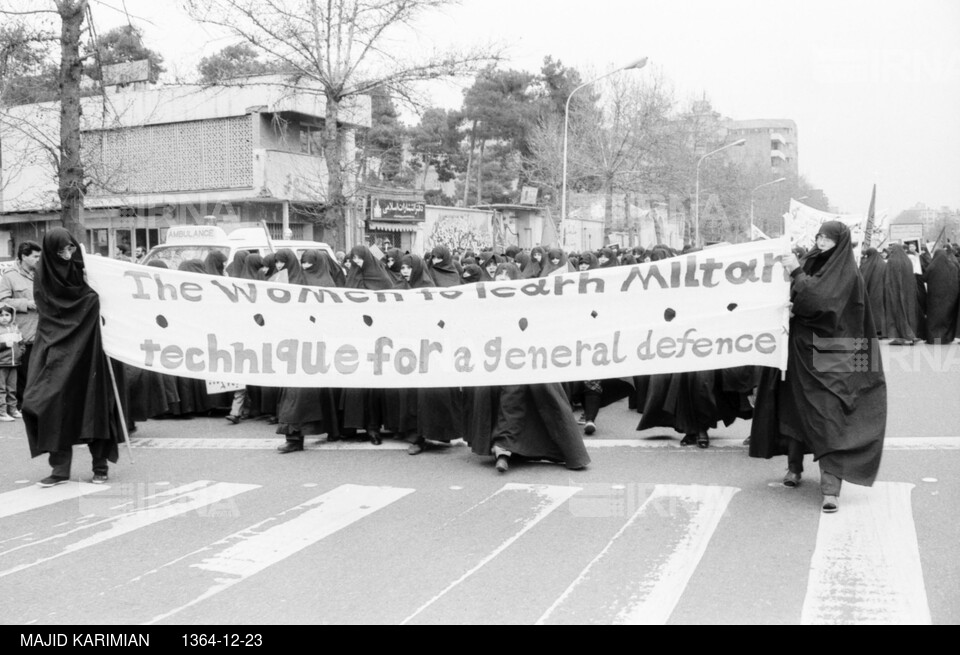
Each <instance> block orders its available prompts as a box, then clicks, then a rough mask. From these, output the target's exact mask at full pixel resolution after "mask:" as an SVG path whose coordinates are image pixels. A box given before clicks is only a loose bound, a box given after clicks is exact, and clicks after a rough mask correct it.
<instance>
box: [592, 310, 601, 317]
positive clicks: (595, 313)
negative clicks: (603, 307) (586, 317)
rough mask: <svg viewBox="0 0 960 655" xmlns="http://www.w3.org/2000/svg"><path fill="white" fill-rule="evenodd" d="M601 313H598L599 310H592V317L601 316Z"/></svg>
mask: <svg viewBox="0 0 960 655" xmlns="http://www.w3.org/2000/svg"><path fill="white" fill-rule="evenodd" d="M599 315H600V314H598V313H597V310H593V311H592V312H590V316H592V317H594V318H596V317H597V316H599Z"/></svg>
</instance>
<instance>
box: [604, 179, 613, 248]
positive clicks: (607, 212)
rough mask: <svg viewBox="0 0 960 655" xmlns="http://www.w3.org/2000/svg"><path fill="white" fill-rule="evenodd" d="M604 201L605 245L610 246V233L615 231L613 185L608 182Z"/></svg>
mask: <svg viewBox="0 0 960 655" xmlns="http://www.w3.org/2000/svg"><path fill="white" fill-rule="evenodd" d="M604 195H605V196H606V197H605V198H604V200H603V242H604V243H603V245H605V246H608V245H610V232H611V231H612V230H613V183H612V182H608V183H607V188H606V189H604Z"/></svg>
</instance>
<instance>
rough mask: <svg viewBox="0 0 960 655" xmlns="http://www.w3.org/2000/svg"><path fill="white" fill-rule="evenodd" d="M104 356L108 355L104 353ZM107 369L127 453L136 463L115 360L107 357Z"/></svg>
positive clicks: (131, 460) (131, 461)
mask: <svg viewBox="0 0 960 655" xmlns="http://www.w3.org/2000/svg"><path fill="white" fill-rule="evenodd" d="M104 356H107V354H106V353H104ZM107 370H109V371H110V384H111V386H112V387H113V397H114V399H116V401H117V414H119V416H120V429H121V430H122V431H123V440H124V442H125V443H126V444H127V454H128V455H130V463H131V464H135V463H136V462H135V461H134V459H133V446H132V445H131V444H130V434H129V433H128V432H127V419H126V418H125V417H124V415H123V404H122V403H121V402H120V390H119V389H117V376H116V375H115V374H114V372H113V360H112V359H110V357H107Z"/></svg>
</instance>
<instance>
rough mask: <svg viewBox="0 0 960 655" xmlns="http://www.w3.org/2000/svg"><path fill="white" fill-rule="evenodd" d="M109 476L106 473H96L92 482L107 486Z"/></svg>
mask: <svg viewBox="0 0 960 655" xmlns="http://www.w3.org/2000/svg"><path fill="white" fill-rule="evenodd" d="M107 479H108V478H107V474H106V473H94V474H93V479H92V480H90V482H92V483H93V484H106V483H107Z"/></svg>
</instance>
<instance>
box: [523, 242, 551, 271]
mask: <svg viewBox="0 0 960 655" xmlns="http://www.w3.org/2000/svg"><path fill="white" fill-rule="evenodd" d="M535 254H539V255H540V261H537V260H536V258H534V255H535ZM545 257H546V255H545V254H544V252H543V248H541V247H540V246H537V247H536V248H533V249H531V250H530V263H529V264H528V265H527V266H525V267H524V269H523V271H521V275H522V276H523V278H524V279H527V278H531V277H540V273H542V272H543V266H544V264H545V263H546V262H544V258H545Z"/></svg>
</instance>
